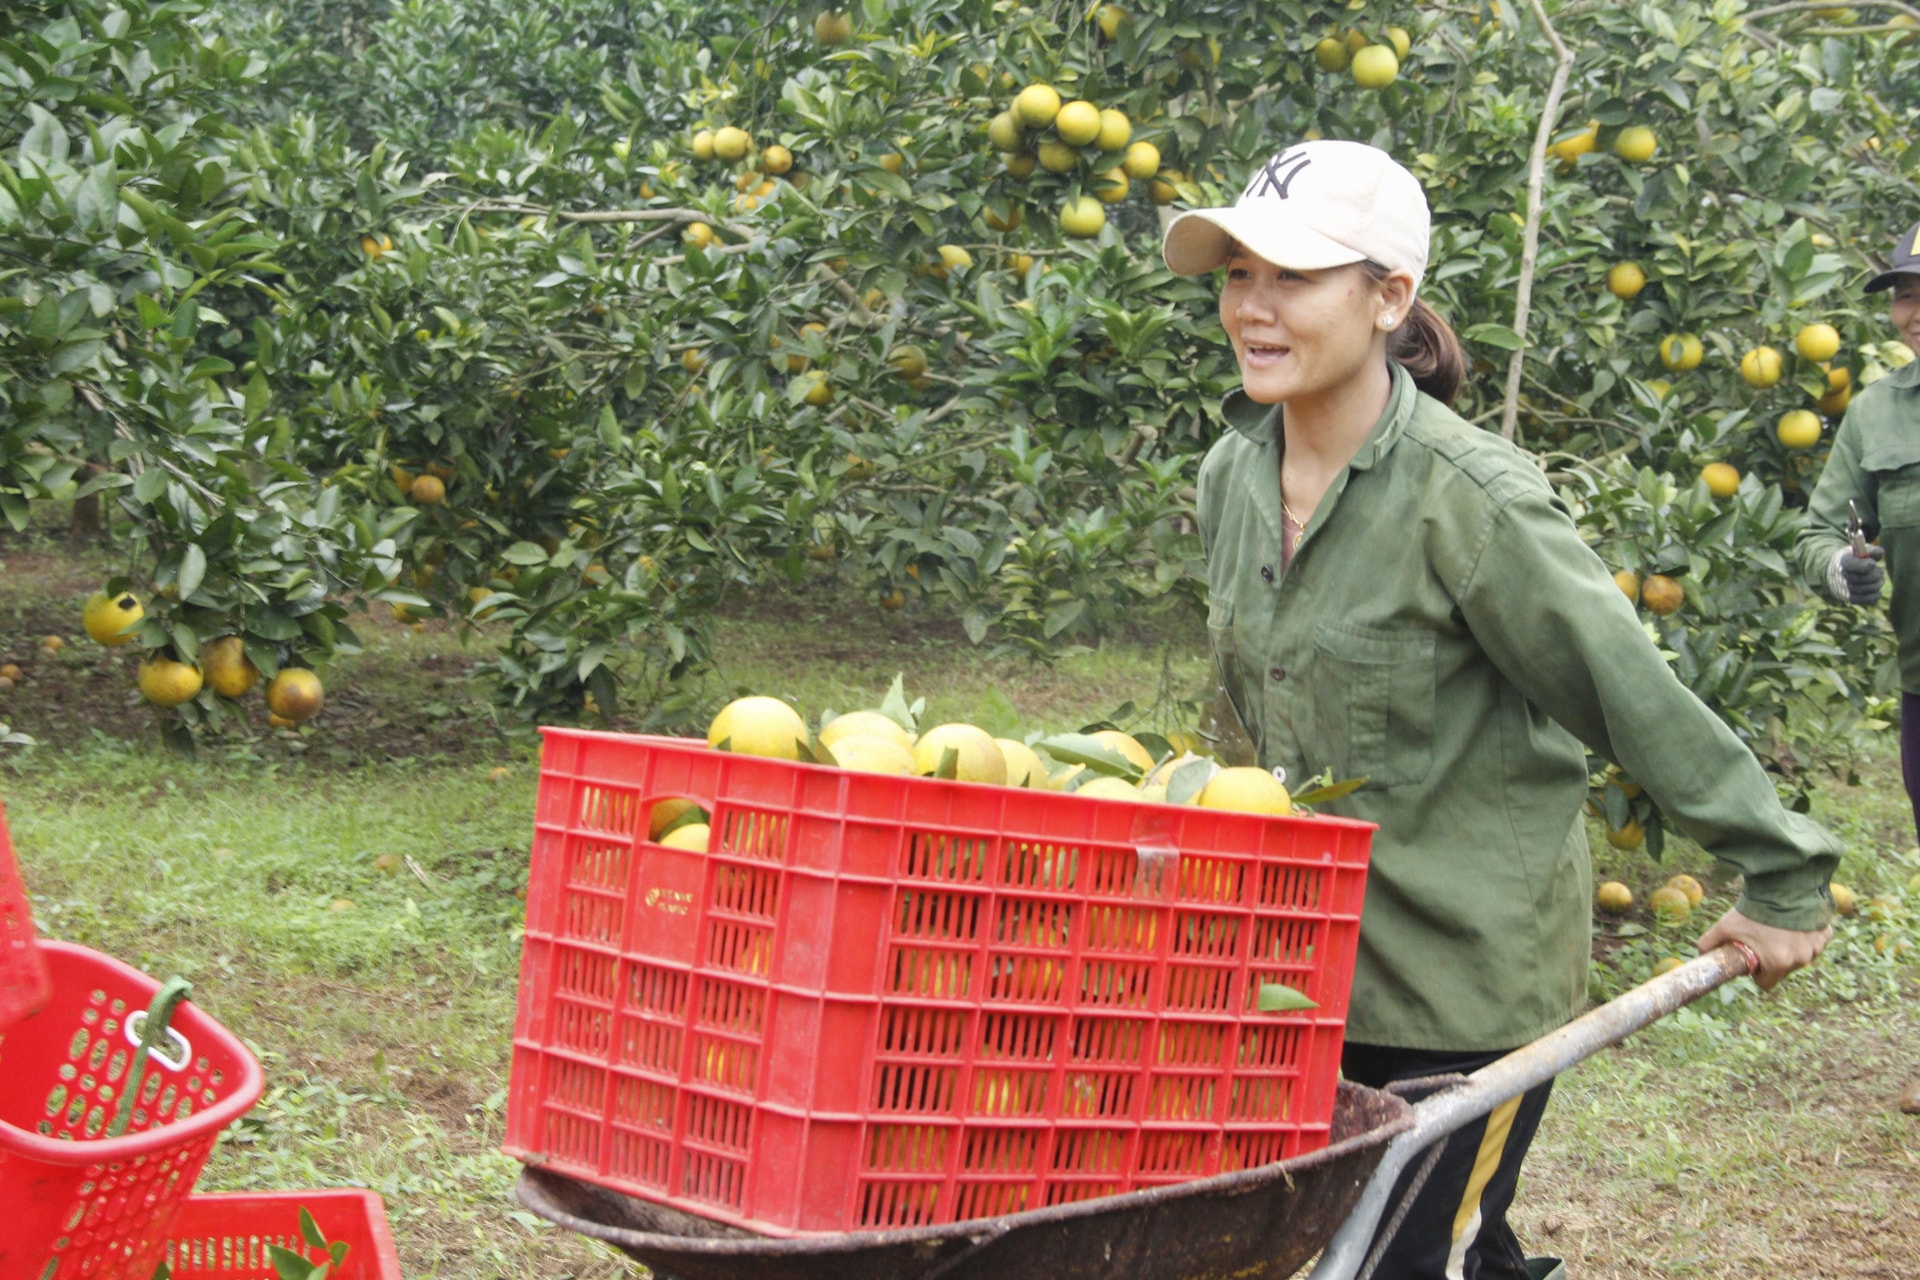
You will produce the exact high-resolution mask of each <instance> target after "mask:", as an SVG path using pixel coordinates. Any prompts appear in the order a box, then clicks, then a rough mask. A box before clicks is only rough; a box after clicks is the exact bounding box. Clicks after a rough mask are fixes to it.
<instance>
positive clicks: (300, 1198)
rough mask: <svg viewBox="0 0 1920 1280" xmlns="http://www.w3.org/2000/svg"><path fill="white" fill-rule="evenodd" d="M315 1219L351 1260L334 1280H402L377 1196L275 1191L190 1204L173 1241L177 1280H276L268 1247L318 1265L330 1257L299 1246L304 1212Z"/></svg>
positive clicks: (169, 1254) (170, 1258)
mask: <svg viewBox="0 0 1920 1280" xmlns="http://www.w3.org/2000/svg"><path fill="white" fill-rule="evenodd" d="M302 1209H305V1210H306V1211H307V1212H309V1213H311V1214H312V1215H313V1220H314V1223H315V1225H317V1226H318V1227H319V1228H320V1233H321V1234H322V1235H324V1236H325V1237H326V1238H327V1240H328V1242H329V1243H331V1242H335V1241H337V1242H340V1243H342V1244H345V1245H346V1246H347V1260H346V1263H345V1265H343V1266H342V1267H341V1268H340V1269H339V1270H338V1271H332V1272H329V1273H328V1280H400V1258H399V1255H398V1254H397V1253H396V1252H395V1251H394V1247H393V1234H392V1233H391V1232H390V1231H388V1230H387V1211H386V1206H384V1205H382V1204H381V1203H380V1197H379V1196H377V1195H375V1194H374V1193H373V1192H371V1191H272V1192H245V1193H235V1194H231V1195H215V1196H190V1197H188V1199H187V1203H186V1206H185V1207H184V1208H182V1209H181V1210H180V1216H179V1217H178V1218H177V1219H175V1220H174V1224H173V1230H172V1231H170V1232H169V1233H168V1235H167V1246H166V1254H165V1258H164V1260H165V1261H166V1263H167V1265H168V1266H169V1267H171V1268H173V1280H277V1278H278V1276H279V1274H280V1273H279V1272H277V1271H275V1270H274V1268H273V1263H272V1261H270V1260H269V1258H268V1255H267V1246H269V1245H278V1246H280V1247H281V1248H282V1249H294V1250H298V1251H299V1252H300V1253H302V1254H304V1255H305V1256H306V1257H308V1258H310V1259H311V1260H313V1261H315V1262H320V1261H324V1260H325V1258H326V1256H327V1255H326V1254H325V1253H324V1252H322V1251H321V1250H319V1249H310V1248H308V1247H307V1246H306V1244H305V1242H304V1241H302V1240H301V1238H300V1211H301V1210H302Z"/></svg>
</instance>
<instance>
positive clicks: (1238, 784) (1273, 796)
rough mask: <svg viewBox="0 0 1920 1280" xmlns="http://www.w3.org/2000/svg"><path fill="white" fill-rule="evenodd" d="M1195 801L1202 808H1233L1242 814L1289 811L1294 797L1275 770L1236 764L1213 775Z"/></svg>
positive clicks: (1291, 810) (1286, 812) (1290, 811)
mask: <svg viewBox="0 0 1920 1280" xmlns="http://www.w3.org/2000/svg"><path fill="white" fill-rule="evenodd" d="M1194 803H1195V804H1197V805H1199V806H1200V807H1201V808H1202V809H1233V810H1237V811H1239V812H1242V813H1265V814H1275V815H1278V814H1288V813H1292V812H1293V797H1292V796H1290V795H1288V794H1287V788H1286V785H1285V784H1284V783H1282V782H1281V781H1280V779H1278V778H1276V777H1274V776H1273V772H1272V770H1269V769H1258V768H1255V767H1253V766H1252V765H1235V766H1234V767H1232V768H1230V769H1222V770H1221V771H1220V772H1219V773H1216V774H1214V775H1213V780H1212V781H1211V782H1209V783H1207V785H1206V786H1205V787H1204V788H1203V789H1202V790H1201V792H1200V794H1199V796H1197V797H1196V798H1195V799H1194Z"/></svg>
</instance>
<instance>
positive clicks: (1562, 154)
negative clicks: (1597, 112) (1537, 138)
mask: <svg viewBox="0 0 1920 1280" xmlns="http://www.w3.org/2000/svg"><path fill="white" fill-rule="evenodd" d="M1599 141H1600V122H1599V121H1598V120H1589V121H1587V127H1586V128H1584V129H1582V130H1580V131H1579V132H1578V133H1571V134H1568V135H1567V136H1566V137H1564V138H1561V139H1560V140H1559V141H1557V142H1555V143H1554V144H1553V145H1551V146H1549V147H1548V148H1547V154H1548V155H1550V156H1552V157H1553V158H1554V159H1556V160H1558V161H1559V162H1560V163H1561V164H1563V165H1570V164H1572V163H1573V162H1574V161H1576V160H1578V159H1579V158H1580V157H1581V156H1584V155H1586V154H1587V153H1588V152H1589V151H1592V150H1593V148H1594V146H1595V144H1597V143H1598V142H1599Z"/></svg>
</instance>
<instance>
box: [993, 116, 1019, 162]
mask: <svg viewBox="0 0 1920 1280" xmlns="http://www.w3.org/2000/svg"><path fill="white" fill-rule="evenodd" d="M987 142H988V144H989V145H990V146H992V147H993V149H994V150H995V151H998V152H1000V153H1001V154H1003V155H1011V154H1013V153H1015V152H1019V151H1024V150H1026V147H1027V131H1026V130H1025V129H1023V128H1021V127H1020V120H1019V118H1018V117H1017V116H1015V115H1014V114H1013V112H1011V111H1002V112H1001V113H1000V114H999V115H997V116H995V117H994V118H993V119H992V121H990V122H989V123H988V125H987Z"/></svg>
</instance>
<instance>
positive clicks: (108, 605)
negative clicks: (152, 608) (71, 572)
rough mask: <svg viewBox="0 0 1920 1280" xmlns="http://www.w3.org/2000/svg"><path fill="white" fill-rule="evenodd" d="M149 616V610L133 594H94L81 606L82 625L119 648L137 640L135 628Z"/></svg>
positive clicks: (94, 635) (128, 592)
mask: <svg viewBox="0 0 1920 1280" xmlns="http://www.w3.org/2000/svg"><path fill="white" fill-rule="evenodd" d="M146 616H147V611H146V609H145V608H144V607H143V606H142V605H141V603H140V601H139V600H138V599H137V598H136V597H135V596H134V594H133V593H132V592H131V591H122V592H121V593H120V594H119V595H117V596H109V595H105V594H103V593H101V592H98V591H96V592H94V593H93V594H92V595H90V596H88V597H87V602H86V603H85V604H84V605H82V606H80V625H81V626H83V627H85V628H86V629H87V634H88V635H89V636H91V637H92V638H93V639H95V640H97V641H99V642H100V643H101V644H104V645H107V646H108V647H110V648H111V647H116V646H119V645H123V644H125V643H126V642H127V641H129V640H131V639H133V629H134V628H135V627H136V626H138V625H139V624H140V620H141V619H142V618H144V617H146Z"/></svg>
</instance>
